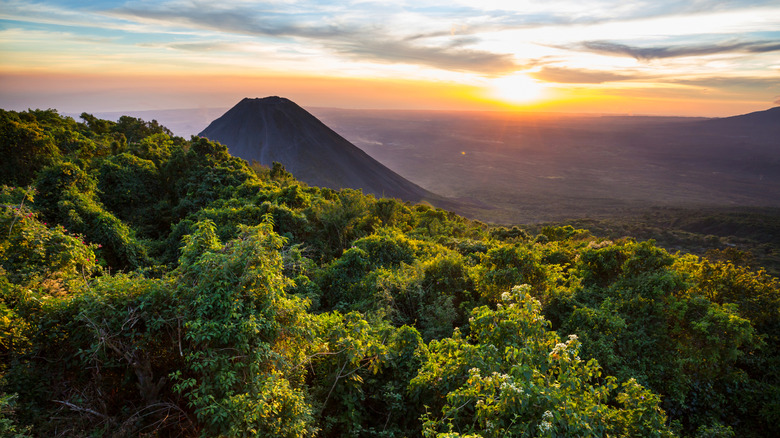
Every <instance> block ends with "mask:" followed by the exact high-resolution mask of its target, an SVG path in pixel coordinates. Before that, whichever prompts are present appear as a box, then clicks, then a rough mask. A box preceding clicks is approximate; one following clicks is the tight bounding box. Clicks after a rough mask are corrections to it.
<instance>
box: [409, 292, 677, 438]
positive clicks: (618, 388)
mask: <svg viewBox="0 0 780 438" xmlns="http://www.w3.org/2000/svg"><path fill="white" fill-rule="evenodd" d="M529 291H530V287H529V286H527V285H525V286H518V287H515V288H513V289H512V291H511V292H504V293H503V294H502V304H500V305H499V306H498V309H497V310H491V309H489V308H487V307H479V308H475V309H474V310H473V311H472V316H471V322H470V334H469V335H467V336H463V335H461V334H460V332H456V333H455V334H454V335H453V337H452V338H448V339H443V340H441V341H434V342H432V343H431V345H430V359H429V360H428V362H426V363H425V364H423V368H422V369H421V371H420V373H419V375H418V376H417V377H416V378H415V379H414V380H413V381H412V386H411V388H412V390H413V391H414V392H415V393H416V394H419V396H420V397H423V398H427V399H430V398H432V397H434V394H437V393H441V394H444V395H445V401H444V403H443V404H441V403H440V402H439V403H436V404H431V405H429V406H430V407H431V409H432V410H431V411H429V413H428V414H427V415H426V417H425V419H426V421H425V423H424V430H423V436H440V437H441V436H469V435H470V434H474V435H476V436H485V437H501V436H507V435H509V436H604V435H613V436H672V435H673V434H672V432H671V431H670V430H669V429H668V427H667V426H666V415H665V414H664V412H663V411H662V410H661V409H660V407H659V401H660V400H659V397H658V396H656V395H654V394H653V393H652V392H650V391H649V390H647V389H646V388H643V387H642V386H640V385H639V384H637V383H636V381H635V380H633V379H630V380H628V381H626V382H625V383H623V384H622V385H618V383H617V381H616V379H615V378H614V377H606V378H603V379H602V378H601V370H600V367H599V365H598V363H597V362H596V361H595V360H593V359H591V360H588V361H585V360H582V359H580V356H579V349H580V345H581V344H580V341H579V340H578V339H577V336H575V335H572V336H570V337H569V339H568V340H567V341H566V342H561V341H560V339H559V338H558V336H557V335H556V334H555V333H554V332H552V331H549V330H548V326H549V323H548V322H547V321H546V320H545V319H544V318H543V317H542V316H541V305H540V303H539V302H538V301H537V300H535V299H534V298H533V297H531V296H530V295H529V294H528V292H529ZM435 400H436V399H435V398H433V400H432V401H435ZM454 431H458V432H457V433H454ZM461 434H462V435H461Z"/></svg>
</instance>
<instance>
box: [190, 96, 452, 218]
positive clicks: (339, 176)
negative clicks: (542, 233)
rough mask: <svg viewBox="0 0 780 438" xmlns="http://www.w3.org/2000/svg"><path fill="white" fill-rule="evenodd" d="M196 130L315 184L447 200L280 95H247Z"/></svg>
mask: <svg viewBox="0 0 780 438" xmlns="http://www.w3.org/2000/svg"><path fill="white" fill-rule="evenodd" d="M198 135H199V136H201V137H206V138H208V139H209V140H212V141H217V142H220V143H222V144H224V145H225V146H227V147H228V150H229V151H230V153H231V154H232V155H234V156H237V157H241V158H243V159H245V160H247V161H250V162H251V161H253V160H254V161H257V162H259V163H260V164H263V165H265V166H271V165H272V164H273V162H274V161H276V162H279V163H281V164H282V165H284V167H285V169H287V170H288V171H289V172H291V173H292V174H293V176H295V178H297V179H298V180H300V181H303V182H306V183H307V184H309V185H312V186H318V187H329V188H332V189H342V188H352V189H362V190H363V192H364V193H371V194H374V195H375V196H377V197H390V198H399V199H401V200H404V201H410V202H420V201H423V200H427V201H434V202H433V203H434V204H437V205H441V204H447V202H446V201H445V198H443V197H440V196H438V195H435V194H433V193H431V192H429V191H427V190H425V189H423V188H422V187H420V186H418V185H416V184H414V183H412V182H411V181H409V180H407V179H405V178H403V177H402V176H400V175H398V174H397V173H395V172H393V171H392V170H390V169H389V168H387V167H385V166H384V165H383V164H381V163H380V162H378V161H376V160H375V159H373V158H371V156H369V155H368V154H366V153H365V152H363V151H362V150H361V149H360V148H358V147H357V146H355V145H353V144H352V143H350V142H349V141H348V140H346V139H345V138H344V137H342V136H340V135H339V134H337V133H336V132H334V131H333V130H332V129H330V128H328V127H327V126H326V125H325V124H324V123H322V122H321V121H320V120H319V119H317V118H316V117H314V116H313V115H312V114H310V113H309V112H308V111H306V110H304V109H303V108H301V107H300V106H298V105H297V104H295V103H294V102H292V101H291V100H289V99H285V98H282V97H276V96H274V97H266V98H255V99H250V98H245V99H243V100H241V102H239V103H238V104H236V106H234V107H233V108H231V109H230V110H228V111H227V112H226V113H225V114H224V115H222V117H220V118H218V119H216V120H214V121H213V122H212V123H211V124H210V125H209V126H208V127H207V128H206V129H204V130H203V131H202V132H201V133H200V134H198ZM436 201H439V202H436ZM441 201H445V202H441Z"/></svg>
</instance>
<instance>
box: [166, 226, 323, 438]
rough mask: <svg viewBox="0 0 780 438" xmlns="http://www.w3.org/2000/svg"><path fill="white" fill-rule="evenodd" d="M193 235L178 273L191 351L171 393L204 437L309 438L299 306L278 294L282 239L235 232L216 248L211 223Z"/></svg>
mask: <svg viewBox="0 0 780 438" xmlns="http://www.w3.org/2000/svg"><path fill="white" fill-rule="evenodd" d="M196 229H197V231H196V232H195V234H193V235H191V236H189V237H186V238H185V240H186V242H187V243H186V244H185V247H184V249H183V250H182V260H181V263H180V265H179V268H178V269H179V271H180V272H181V276H182V277H181V280H180V283H179V291H178V293H179V294H180V296H181V299H182V301H183V303H184V308H183V312H182V316H183V318H184V320H185V322H184V323H183V330H184V335H183V336H184V339H185V340H186V341H187V342H188V344H189V345H190V349H189V351H188V352H187V353H186V354H185V355H184V361H185V364H186V366H185V369H184V370H183V371H182V372H177V373H175V374H174V377H175V380H176V382H177V383H176V385H175V387H174V391H175V392H177V393H181V394H182V395H184V397H185V398H186V399H187V400H188V405H189V406H190V407H191V408H192V409H193V411H194V414H195V417H196V418H197V420H198V421H199V422H200V423H201V424H203V425H204V426H205V428H204V433H205V434H207V435H229V436H235V435H238V434H244V433H251V434H260V435H262V436H278V437H282V436H284V437H294V436H296V437H300V436H307V435H310V434H311V433H312V432H313V430H314V429H313V426H312V424H311V412H310V409H309V407H308V406H307V405H306V403H305V395H304V393H303V392H302V390H301V388H300V385H301V383H302V378H303V375H302V370H300V368H299V367H297V365H298V364H299V363H301V362H303V359H304V357H305V353H306V348H307V347H308V343H307V342H306V341H307V339H306V336H307V329H306V324H305V321H306V319H305V315H306V312H305V309H306V307H305V303H304V302H301V301H300V299H298V298H295V297H291V296H287V295H286V294H285V293H284V290H283V289H284V287H285V286H286V285H287V280H286V279H285V278H284V277H283V276H282V260H281V256H280V254H279V252H278V250H279V249H281V247H282V244H283V240H282V239H281V238H280V237H279V236H278V235H276V234H275V233H273V231H272V230H271V226H270V225H269V224H261V225H259V226H257V227H241V231H240V234H239V237H238V238H237V239H236V240H233V241H231V242H230V243H229V244H228V245H226V246H225V247H224V249H223V248H219V246H220V245H219V242H218V241H217V240H216V236H215V234H214V225H213V224H208V223H206V224H202V225H198V226H196ZM195 254H200V256H199V257H197V258H194V257H193V255H195ZM269 405H270V406H269Z"/></svg>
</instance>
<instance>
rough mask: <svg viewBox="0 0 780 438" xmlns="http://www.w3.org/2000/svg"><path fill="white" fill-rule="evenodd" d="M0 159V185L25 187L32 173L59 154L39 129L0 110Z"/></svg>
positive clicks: (36, 125) (32, 176)
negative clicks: (0, 161) (0, 157)
mask: <svg viewBox="0 0 780 438" xmlns="http://www.w3.org/2000/svg"><path fill="white" fill-rule="evenodd" d="M0 156H2V157H3V159H2V164H0V175H2V176H0V183H2V184H18V185H26V184H29V183H31V182H32V180H33V178H35V174H36V172H38V171H39V170H41V169H42V168H43V167H45V166H47V165H49V164H52V163H54V162H55V161H56V160H57V159H58V158H59V156H60V151H59V149H58V148H57V145H56V144H55V143H54V139H52V137H51V135H48V134H47V133H46V132H45V131H44V129H43V128H42V127H41V126H40V125H38V124H37V123H35V122H34V121H25V120H22V118H21V117H20V116H19V115H18V114H17V113H15V112H12V111H4V110H0Z"/></svg>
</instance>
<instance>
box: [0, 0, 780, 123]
mask: <svg viewBox="0 0 780 438" xmlns="http://www.w3.org/2000/svg"><path fill="white" fill-rule="evenodd" d="M196 77H200V78H204V81H203V83H201V85H200V86H199V87H193V88H192V89H190V90H189V93H187V90H186V89H185V88H183V86H184V84H185V83H187V84H189V83H190V82H189V81H188V80H185V79H184V78H189V80H191V79H192V78H196ZM175 78H182V80H180V81H177V80H176V79H175ZM230 78H232V79H230ZM779 78H780V2H777V1H710V0H694V1H685V2H681V1H665V0H661V1H657V0H656V1H623V2H615V1H593V0H576V1H544V2H540V1H522V0H521V1H516V0H513V1H502V0H482V1H465V0H449V1H426V0H418V1H319V2H311V1H294V0H290V1H251V0H241V1H232V2H222V3H220V2H213V1H199V0H195V1H185V0H172V1H92V2H81V1H57V0H48V1H18V0H0V106H3V107H14V106H16V107H18V106H20V105H22V106H24V105H25V102H28V103H26V105H28V106H29V105H32V104H34V105H40V103H43V102H44V101H45V100H44V99H45V98H46V97H49V98H50V99H51V102H52V104H50V105H48V106H56V105H58V104H59V103H60V102H64V104H67V105H73V104H76V103H83V104H85V105H92V106H95V107H100V108H99V109H101V110H120V109H149V108H151V107H185V106H214V105H230V104H231V101H230V100H231V99H233V98H235V97H236V95H237V94H241V92H242V90H241V88H240V86H239V84H245V85H246V88H247V89H246V94H247V95H251V93H268V94H281V93H274V91H275V89H274V86H276V87H277V88H278V89H279V90H280V91H288V90H301V89H306V90H307V91H306V92H302V91H301V92H299V93H298V96H297V97H298V99H299V100H303V102H302V103H303V104H306V103H308V102H311V104H316V105H323V104H327V102H330V101H332V100H333V99H335V98H338V99H339V101H340V102H334V103H333V104H332V105H329V106H346V107H377V108H381V107H404V106H408V107H415V108H419V107H430V108H435V109H475V108H477V109H489V108H492V107H495V108H509V109H511V108H516V109H528V110H531V109H541V110H553V111H555V110H559V111H573V110H576V111H595V112H610V111H608V110H609V109H610V108H614V109H615V111H616V112H632V113H633V112H644V113H659V114H660V113H669V114H672V113H675V112H676V113H681V114H682V113H684V114H687V115H693V114H694V113H696V114H699V113H700V114H701V115H727V114H734V113H739V112H744V111H746V110H750V109H756V110H757V109H764V108H767V107H771V106H773V105H777V104H779V103H778V102H779V101H780V79H779ZM206 79H208V80H206ZM351 81H352V82H354V83H356V84H358V85H356V86H355V93H360V95H354V96H351V95H350V93H349V89H350V85H349V84H350V82H351ZM318 83H319V84H321V86H320V87H319V88H318V87H317V86H316V85H317V84H318ZM401 83H403V84H405V85H403V86H401V85H399V84H401ZM120 84H124V87H123V86H121V85H120ZM143 84H146V85H147V86H148V87H147V88H152V89H153V90H151V91H150V90H144V89H143V88H142V86H143ZM295 84H298V85H295ZM383 84H386V85H383ZM90 85H93V86H95V87H97V89H98V90H102V91H101V92H98V93H92V94H94V95H95V96H94V97H92V98H91V100H90V99H87V98H86V97H85V94H89V93H88V91H90V89H89V86H90ZM220 87H221V88H220ZM394 87H395V88H394ZM382 88H386V89H387V90H391V89H396V88H397V89H398V90H400V91H401V92H400V93H394V94H392V95H383V93H382V92H381V91H382V90H381V89H382ZM404 89H408V94H409V95H408V96H400V95H399V94H403V93H402V90H404ZM112 90H113V91H115V94H114V95H113V96H114V99H113V102H112V103H111V104H110V105H109V104H108V103H107V102H106V101H105V99H106V97H110V96H111V91H112ZM220 90H222V91H223V93H221V94H220V92H219V91H220ZM371 90H376V91H375V94H376V96H375V99H374V100H372V99H370V94H371ZM91 91H95V90H91ZM150 93H151V94H150ZM345 93H346V94H345ZM155 94H156V95H157V96H159V97H160V100H159V101H158V102H154V100H153V98H154V95H155ZM384 94H388V93H384ZM220 95H222V96H224V97H221V98H220V97H219V96H220ZM68 96H69V97H70V101H68V100H66V99H67V98H68ZM139 96H144V99H140V98H139ZM176 96H180V97H179V100H178V101H177V97H176ZM185 96H186V98H185ZM198 96H200V97H198ZM415 98H417V100H415ZM100 99H102V100H100ZM329 99H330V100H329ZM223 100H224V101H223ZM39 102H40V103H39ZM68 102H70V103H68ZM123 105H125V106H135V107H134V108H129V107H125V108H122V106H123ZM44 106H46V105H44ZM705 113H706V114H705Z"/></svg>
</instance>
